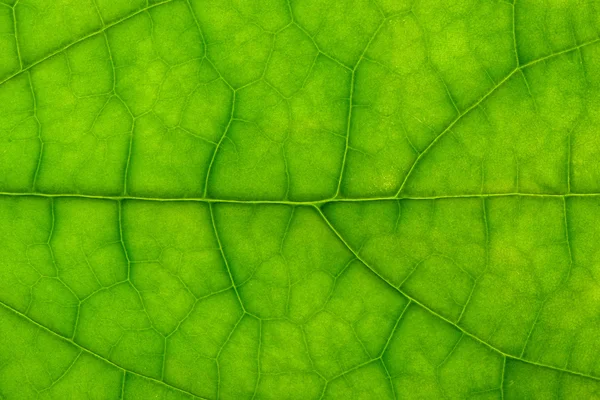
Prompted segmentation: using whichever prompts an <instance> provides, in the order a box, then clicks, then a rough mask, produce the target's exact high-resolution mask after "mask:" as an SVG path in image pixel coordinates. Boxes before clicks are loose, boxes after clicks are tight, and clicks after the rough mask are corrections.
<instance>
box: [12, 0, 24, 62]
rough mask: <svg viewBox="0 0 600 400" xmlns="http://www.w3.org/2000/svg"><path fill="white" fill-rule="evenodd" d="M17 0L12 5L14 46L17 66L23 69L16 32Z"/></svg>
mask: <svg viewBox="0 0 600 400" xmlns="http://www.w3.org/2000/svg"><path fill="white" fill-rule="evenodd" d="M18 3H19V0H17V1H16V2H15V4H13V6H12V17H13V25H14V30H15V46H16V47H17V57H18V58H19V68H20V69H23V57H21V46H20V45H19V35H18V32H17V4H18Z"/></svg>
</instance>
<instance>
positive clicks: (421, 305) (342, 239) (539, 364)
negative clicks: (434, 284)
mask: <svg viewBox="0 0 600 400" xmlns="http://www.w3.org/2000/svg"><path fill="white" fill-rule="evenodd" d="M314 209H315V210H316V211H317V213H318V214H319V215H320V216H321V218H322V219H323V221H324V222H325V224H326V225H327V226H328V227H329V229H331V231H332V232H333V233H334V234H335V235H336V236H337V238H338V239H339V240H340V241H341V242H342V244H343V245H344V246H345V247H346V248H347V249H348V250H349V251H350V252H351V253H352V254H353V255H354V256H355V257H356V259H357V260H359V261H360V262H361V263H363V264H364V266H365V267H366V268H367V269H368V270H369V271H371V272H372V273H373V274H374V275H375V276H376V277H378V278H379V279H381V280H382V281H383V282H384V283H386V284H387V285H388V286H390V287H391V288H392V289H394V290H395V291H397V292H398V293H400V294H401V295H403V296H404V297H405V298H407V299H408V300H410V301H411V302H413V303H415V304H417V305H419V306H420V307H421V308H423V309H424V310H426V311H428V312H429V313H430V314H432V315H433V316H435V317H437V318H439V319H441V320H442V321H444V322H446V323H448V324H450V325H452V326H453V327H454V328H456V329H458V330H459V331H461V332H462V333H463V334H465V335H467V336H469V337H470V338H471V339H473V340H475V341H477V342H479V343H480V344H482V345H484V346H485V347H487V348H489V349H490V350H492V351H495V352H496V353H499V354H501V355H502V356H504V357H507V358H510V359H513V360H516V361H521V362H523V363H526V364H531V365H535V366H538V367H542V368H547V369H552V370H555V371H560V372H565V373H568V374H571V375H576V376H580V377H584V378H589V379H592V380H596V381H600V377H596V376H592V375H586V374H583V373H580V372H576V371H572V370H568V369H565V368H559V367H554V366H552V365H548V364H542V363H538V362H535V361H530V360H527V359H523V358H520V357H518V356H514V355H512V354H508V353H505V352H503V351H502V350H500V349H498V348H496V347H494V346H492V345H491V344H489V343H487V342H486V341H484V340H482V339H480V338H479V337H478V336H476V335H475V334H473V333H471V332H469V331H467V330H466V329H465V328H463V327H461V326H460V325H457V324H455V323H454V322H452V321H450V320H449V319H447V318H446V317H444V316H442V315H440V314H438V313H437V312H436V311H434V310H432V309H431V308H429V307H427V306H426V305H424V304H423V303H421V302H420V301H418V300H417V299H415V298H414V297H412V296H410V295H408V294H407V293H405V292H404V291H403V290H402V289H399V288H397V287H396V286H394V285H393V284H392V283H391V282H390V281H388V280H387V279H386V278H385V277H384V276H383V275H381V274H380V273H379V272H377V271H376V270H375V269H374V268H372V267H371V266H370V265H369V264H367V262H366V261H365V260H364V259H363V258H362V257H361V256H360V255H359V254H358V253H357V252H356V251H355V250H354V249H353V248H352V247H351V246H350V245H349V244H348V242H346V240H345V239H344V237H343V236H342V235H341V234H340V233H339V232H338V231H337V230H336V229H335V228H334V226H333V225H332V224H331V222H330V221H329V219H327V217H326V216H325V214H324V213H323V211H322V210H321V209H320V208H319V207H317V206H315V207H314Z"/></svg>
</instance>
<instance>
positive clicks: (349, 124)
mask: <svg viewBox="0 0 600 400" xmlns="http://www.w3.org/2000/svg"><path fill="white" fill-rule="evenodd" d="M387 20H388V18H384V19H383V20H382V21H381V23H380V24H379V26H378V27H377V29H375V32H373V35H372V36H371V39H369V41H368V42H367V45H366V46H365V48H364V50H363V52H362V53H361V54H360V57H359V58H358V61H357V62H356V65H354V68H352V77H351V79H350V99H349V100H348V118H347V121H346V143H345V146H344V156H343V158H342V167H341V168H340V177H339V179H338V184H337V189H336V191H335V195H334V196H333V197H338V196H339V194H340V190H341V187H342V180H343V178H344V170H345V169H346V159H347V156H348V147H349V145H350V129H351V127H352V109H353V108H354V87H355V86H356V70H357V69H358V67H359V66H360V63H361V61H362V60H363V59H364V56H365V54H366V53H367V50H369V47H371V43H373V40H375V38H376V37H377V34H378V33H379V31H380V30H381V28H382V27H383V25H384V24H385V23H386V21H387Z"/></svg>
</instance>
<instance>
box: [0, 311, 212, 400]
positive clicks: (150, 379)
mask: <svg viewBox="0 0 600 400" xmlns="http://www.w3.org/2000/svg"><path fill="white" fill-rule="evenodd" d="M0 306H2V307H4V308H5V309H6V310H8V311H10V312H12V313H14V314H16V315H17V316H19V317H21V318H23V319H25V320H26V321H28V322H30V323H32V324H33V325H35V326H37V327H38V328H40V329H42V330H43V331H45V332H48V333H50V334H52V335H54V336H55V337H57V338H59V339H61V340H62V341H64V342H67V343H70V344H72V345H73V346H75V347H77V348H79V349H81V350H82V351H85V352H86V353H88V354H89V355H91V356H93V357H95V358H97V359H99V360H102V361H104V362H105V363H107V364H110V365H112V366H113V367H115V368H117V369H119V370H121V371H124V372H125V373H129V374H132V375H137V376H139V377H141V378H144V379H147V380H149V381H152V382H155V383H158V384H160V385H163V386H166V387H168V388H170V389H173V390H176V391H178V392H181V393H185V394H187V395H190V396H193V397H196V398H199V399H202V400H209V399H206V398H204V397H200V396H198V395H197V394H194V393H191V392H188V391H187V390H184V389H181V388H178V387H177V386H173V385H170V384H168V383H166V382H163V381H160V380H158V379H156V378H152V377H150V376H147V375H144V374H140V373H137V372H134V371H131V370H128V369H125V368H123V367H121V366H120V365H118V364H116V363H114V362H112V361H110V360H109V359H107V358H104V357H103V356H101V355H100V354H97V353H95V352H93V351H92V350H90V349H88V348H86V347H84V346H83V345H81V344H79V343H77V342H75V341H73V340H71V339H69V338H67V337H65V336H62V335H60V334H59V333H56V332H54V331H53V330H51V329H50V328H47V327H45V326H44V325H42V324H40V323H39V322H36V321H35V320H33V319H31V318H29V317H28V316H27V315H25V314H23V313H22V312H20V311H18V310H16V309H14V308H12V307H11V306H9V305H8V304H6V303H4V302H2V301H0Z"/></svg>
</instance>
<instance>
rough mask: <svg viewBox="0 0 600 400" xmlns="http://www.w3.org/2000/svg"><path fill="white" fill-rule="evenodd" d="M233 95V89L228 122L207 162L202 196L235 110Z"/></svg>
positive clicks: (204, 193)
mask: <svg viewBox="0 0 600 400" xmlns="http://www.w3.org/2000/svg"><path fill="white" fill-rule="evenodd" d="M235 97H236V92H235V91H234V92H233V97H232V99H231V113H230V115H229V122H227V126H226V127H225V129H224V130H223V134H222V135H221V139H219V142H218V143H217V145H216V147H215V150H214V151H213V154H212V157H211V158H210V163H209V164H208V170H207V171H206V179H205V181H204V192H203V196H204V197H206V195H207V193H208V180H209V179H210V173H211V172H212V167H213V165H214V163H215V159H216V158H217V152H218V151H219V149H220V148H221V144H222V143H223V140H225V138H226V137H227V133H228V132H229V129H230V128H231V123H232V122H233V113H234V112H235Z"/></svg>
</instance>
